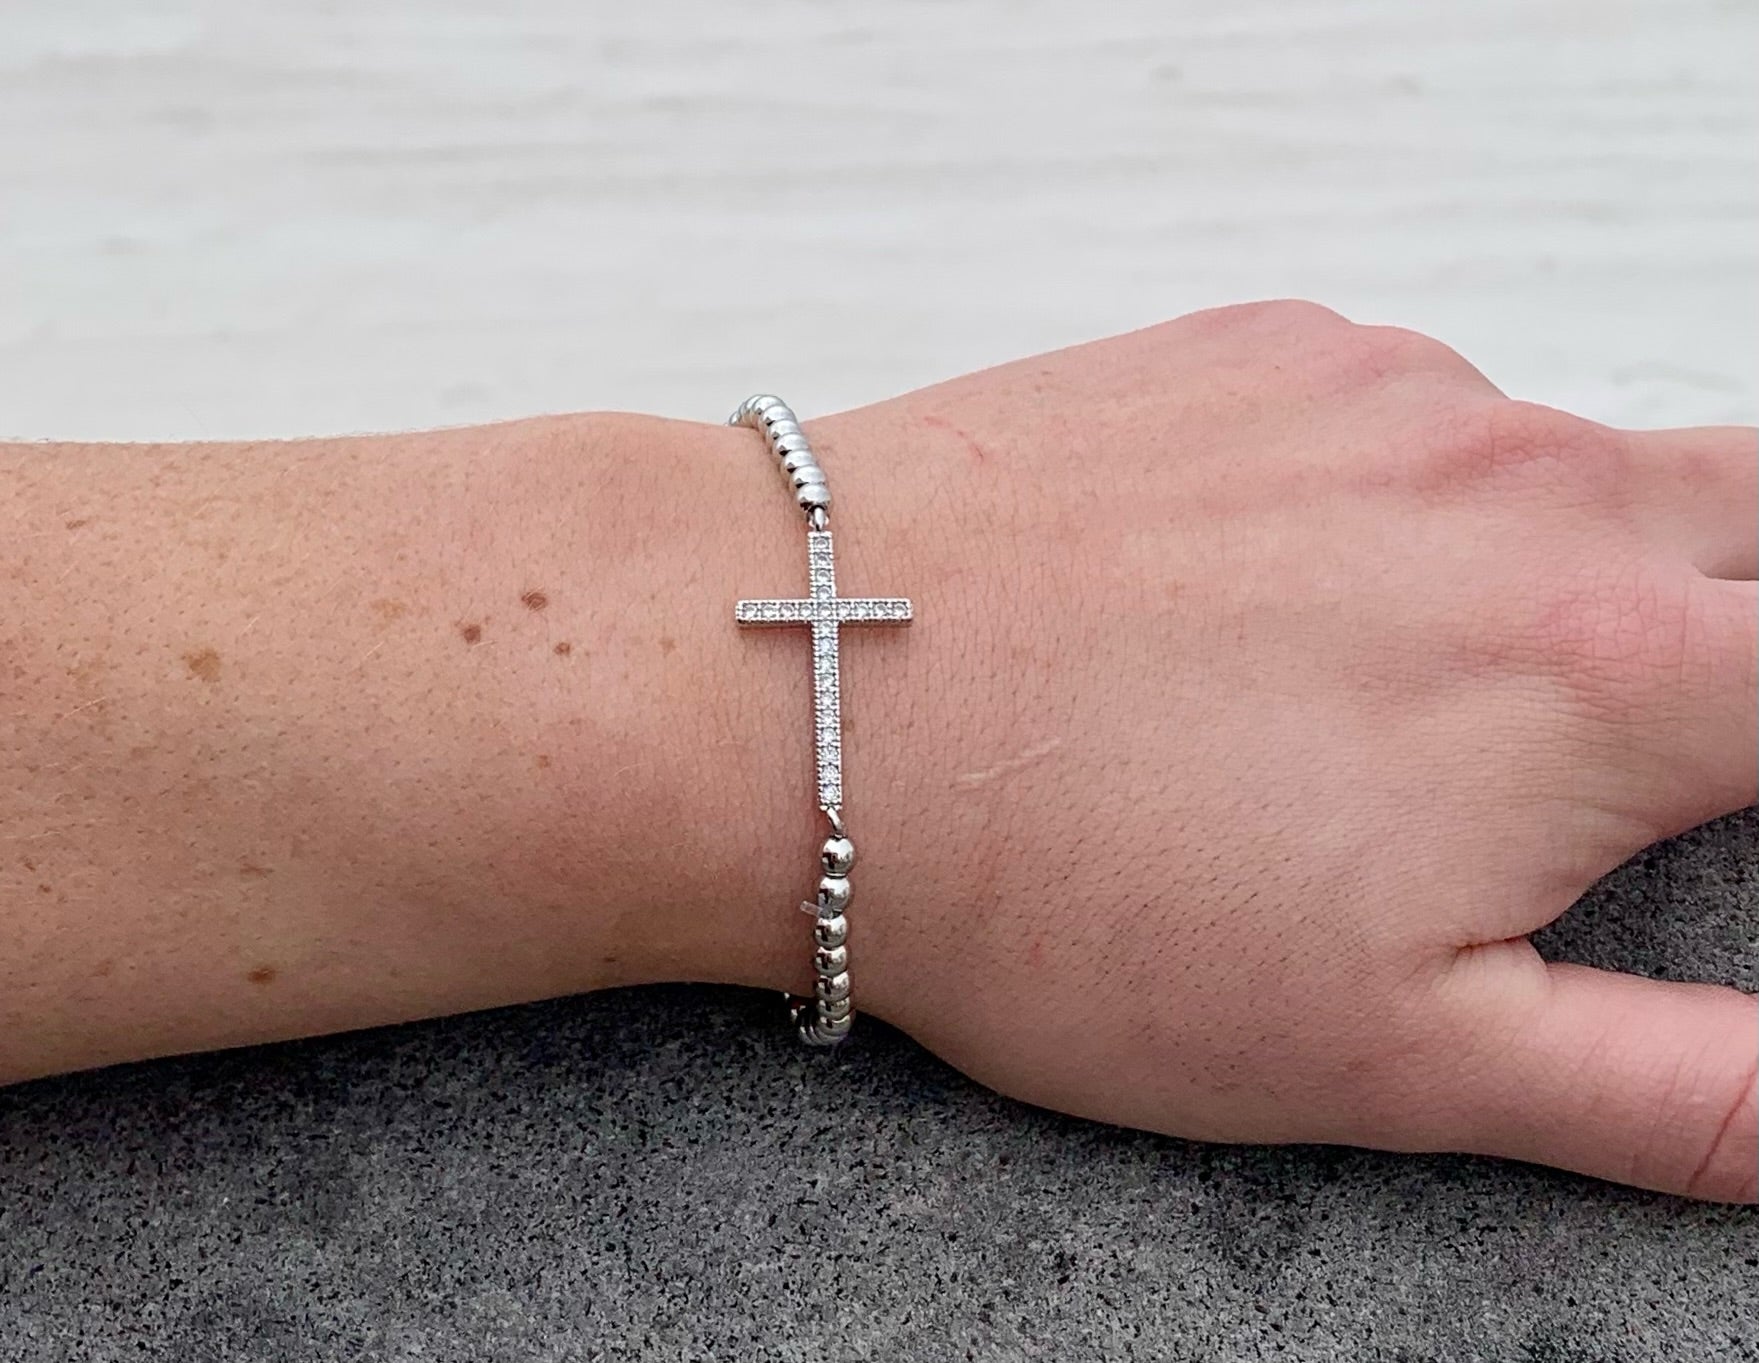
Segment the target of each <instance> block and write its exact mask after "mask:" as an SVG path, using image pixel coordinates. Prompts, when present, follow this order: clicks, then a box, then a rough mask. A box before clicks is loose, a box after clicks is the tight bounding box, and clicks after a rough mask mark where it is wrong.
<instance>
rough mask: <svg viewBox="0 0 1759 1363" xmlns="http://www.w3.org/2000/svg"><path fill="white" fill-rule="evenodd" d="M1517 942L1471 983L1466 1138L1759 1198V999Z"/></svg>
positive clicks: (1478, 1144)
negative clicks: (1619, 970) (1572, 961)
mask: <svg viewBox="0 0 1759 1363" xmlns="http://www.w3.org/2000/svg"><path fill="white" fill-rule="evenodd" d="M1509 945H1514V944H1509ZM1519 945H1520V947H1521V948H1522V949H1523V951H1524V959H1522V960H1521V961H1520V962H1519V963H1518V964H1517V963H1516V962H1515V961H1514V960H1513V959H1511V958H1510V957H1505V958H1504V960H1503V961H1502V962H1499V963H1498V965H1497V967H1496V968H1495V969H1492V970H1488V971H1486V972H1484V973H1483V974H1482V975H1481V976H1479V977H1478V979H1477V981H1476V983H1477V984H1479V985H1480V986H1482V987H1481V988H1478V989H1475V990H1474V991H1473V996H1474V1002H1473V1008H1474V1010H1475V1012H1476V1014H1477V1016H1476V1018H1475V1028H1474V1030H1475V1031H1476V1032H1477V1036H1476V1037H1475V1038H1474V1042H1475V1044H1473V1045H1472V1046H1471V1047H1470V1048H1469V1049H1470V1050H1471V1051H1472V1052H1473V1053H1476V1054H1478V1055H1479V1056H1481V1057H1482V1058H1483V1059H1482V1063H1481V1064H1478V1065H1475V1066H1472V1067H1471V1068H1470V1072H1469V1073H1468V1074H1466V1075H1465V1076H1464V1078H1463V1083H1462V1085H1461V1087H1460V1088H1459V1089H1458V1090H1456V1094H1455V1096H1456V1098H1457V1099H1458V1102H1459V1106H1458V1107H1457V1108H1455V1111H1456V1112H1459V1113H1462V1114H1463V1118H1462V1120H1463V1126H1464V1130H1463V1132H1462V1134H1463V1136H1464V1138H1465V1146H1466V1148H1468V1149H1470V1150H1472V1151H1474V1152H1475V1153H1479V1154H1486V1155H1506V1156H1510V1157H1513V1158H1516V1159H1524V1160H1532V1161H1535V1162H1537V1163H1540V1164H1553V1165H1557V1166H1559V1167H1561V1168H1565V1169H1574V1170H1576V1171H1577V1172H1579V1173H1584V1174H1592V1175H1594V1176H1596V1177H1598V1178H1605V1179H1612V1180H1615V1181H1616V1182H1619V1183H1634V1184H1636V1185H1638V1186H1639V1187H1644V1188H1655V1189H1658V1190H1660V1191H1662V1192H1669V1193H1683V1194H1685V1195H1686V1196H1689V1197H1701V1198H1708V1199H1712V1200H1714V1201H1720V1202H1754V1201H1759V1094H1756V1090H1755V1075H1756V1073H1759V999H1754V998H1751V997H1749V996H1748V995H1746V994H1743V993H1741V992H1740V991H1739V990H1736V989H1729V988H1725V987H1723V986H1720V985H1707V984H1669V983H1664V982H1662V981H1659V980H1649V979H1644V978H1642V977H1641V976H1637V975H1620V974H1616V973H1613V972H1611V971H1605V970H1592V969H1589V968H1588V967H1586V966H1579V965H1548V964H1545V963H1544V962H1542V961H1540V959H1539V957H1538V955H1537V953H1535V952H1534V951H1533V948H1532V947H1531V946H1530V945H1528V944H1526V943H1521V944H1519ZM1534 981H1537V985H1538V987H1537V988H1535V987H1533V982H1534ZM1450 1106H1451V1105H1450Z"/></svg>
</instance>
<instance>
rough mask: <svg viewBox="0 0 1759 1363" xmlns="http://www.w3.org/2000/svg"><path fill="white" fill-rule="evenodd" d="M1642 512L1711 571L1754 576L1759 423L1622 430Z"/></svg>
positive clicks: (1758, 572) (1757, 568) (1758, 539)
mask: <svg viewBox="0 0 1759 1363" xmlns="http://www.w3.org/2000/svg"><path fill="white" fill-rule="evenodd" d="M1626 436H1627V438H1628V439H1629V441H1630V445H1631V450H1632V452H1633V454H1634V456H1635V460H1634V462H1635V465H1636V473H1637V478H1638V481H1639V493H1638V496H1639V499H1640V500H1641V502H1642V504H1643V508H1644V514H1645V516H1646V517H1647V518H1648V519H1649V520H1650V522H1651V524H1652V525H1653V526H1654V527H1655V529H1656V531H1657V532H1658V533H1659V534H1660V535H1661V537H1662V538H1663V539H1664V540H1665V541H1666V542H1667V543H1669V544H1672V545H1674V546H1675V547H1677V548H1678V549H1679V550H1680V551H1681V552H1682V553H1684V554H1685V555H1686V557H1687V558H1689V559H1690V560H1691V561H1692V562H1693V563H1694V564H1696V565H1697V567H1698V570H1699V571H1700V572H1702V573H1704V574H1706V575H1707V576H1710V577H1729V578H1738V579H1743V580H1746V581H1752V580H1753V579H1754V578H1755V577H1759V430H1755V429H1754V428H1753V427H1751V426H1692V427H1684V428H1682V429H1679V430H1672V431H1628V432H1626Z"/></svg>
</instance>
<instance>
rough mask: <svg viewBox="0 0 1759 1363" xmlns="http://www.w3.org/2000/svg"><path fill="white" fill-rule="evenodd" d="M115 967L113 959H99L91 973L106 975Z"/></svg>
mask: <svg viewBox="0 0 1759 1363" xmlns="http://www.w3.org/2000/svg"><path fill="white" fill-rule="evenodd" d="M115 969H116V962H114V961H99V962H98V967H97V969H96V970H94V971H92V974H94V975H108V974H109V973H110V972H111V971H113V970H115Z"/></svg>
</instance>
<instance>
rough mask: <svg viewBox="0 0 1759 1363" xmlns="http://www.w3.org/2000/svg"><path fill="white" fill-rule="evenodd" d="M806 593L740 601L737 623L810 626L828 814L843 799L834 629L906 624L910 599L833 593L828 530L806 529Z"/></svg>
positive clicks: (818, 751)
mask: <svg viewBox="0 0 1759 1363" xmlns="http://www.w3.org/2000/svg"><path fill="white" fill-rule="evenodd" d="M806 571H807V576H808V579H809V583H808V585H809V591H810V595H809V596H807V597H806V598H805V599H804V600H792V601H786V600H784V601H741V602H739V603H738V604H737V605H735V606H734V608H733V618H734V620H736V621H737V622H738V623H740V624H741V625H811V626H812V722H813V723H812V727H813V751H814V753H815V755H816V757H817V760H818V803H819V807H820V808H821V809H823V810H825V811H826V812H827V813H830V812H834V811H836V810H837V809H838V807H839V806H841V805H842V803H843V700H842V688H841V684H840V674H839V670H838V665H837V632H838V630H840V629H841V628H842V627H843V626H844V625H907V624H909V623H910V602H909V601H907V600H906V599H905V598H903V597H901V596H838V595H837V569H836V563H835V561H834V560H833V558H832V557H831V532H830V531H829V530H808V531H807V532H806Z"/></svg>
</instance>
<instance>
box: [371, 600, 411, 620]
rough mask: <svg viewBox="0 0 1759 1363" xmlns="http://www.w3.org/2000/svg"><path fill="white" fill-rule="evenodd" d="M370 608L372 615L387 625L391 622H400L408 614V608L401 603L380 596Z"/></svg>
mask: <svg viewBox="0 0 1759 1363" xmlns="http://www.w3.org/2000/svg"><path fill="white" fill-rule="evenodd" d="M372 608H373V613H374V614H375V615H377V616H378V617H379V619H381V620H383V621H384V622H385V623H386V624H387V625H388V624H390V623H391V622H392V621H393V620H401V619H402V618H403V617H404V616H405V615H408V614H409V607H408V606H406V605H404V604H403V603H402V602H401V601H394V600H392V599H391V598H390V597H388V596H381V597H380V598H379V599H378V600H377V601H374V602H372Z"/></svg>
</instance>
